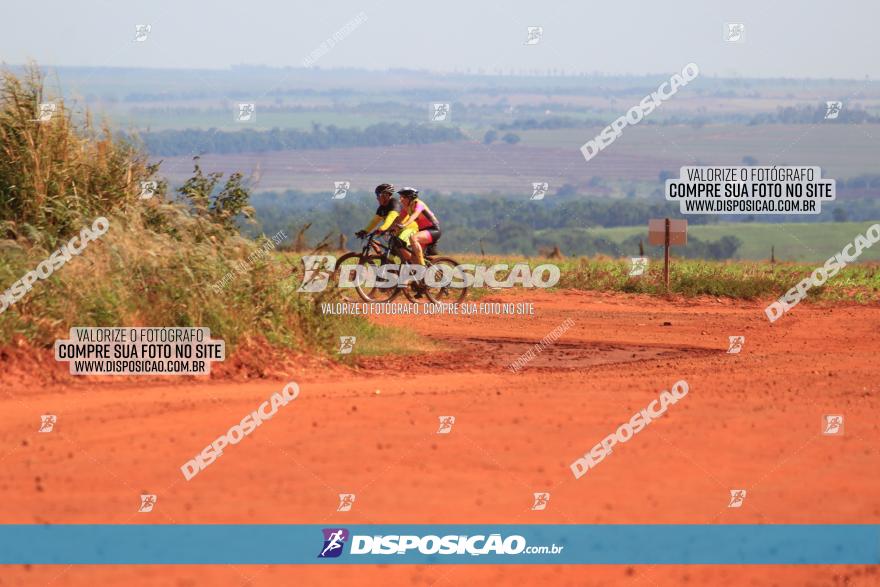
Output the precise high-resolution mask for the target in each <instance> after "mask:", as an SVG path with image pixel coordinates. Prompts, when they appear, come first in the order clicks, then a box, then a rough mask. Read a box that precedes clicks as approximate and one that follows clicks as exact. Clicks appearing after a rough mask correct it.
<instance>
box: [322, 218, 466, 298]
mask: <svg viewBox="0 0 880 587" xmlns="http://www.w3.org/2000/svg"><path fill="white" fill-rule="evenodd" d="M364 239H365V242H364V246H363V249H362V250H361V252H359V253H358V252H356V251H354V252H351V253H346V254H345V255H343V256H341V257H339V259H337V260H336V265H335V267H334V268H333V277H334V280H335V282H336V283H339V279H340V273H341V272H342V271H343V268H344V266H345V265H360V266H362V267H363V268H364V271H363V275H361V276H356V277H355V286H354V288H353V289H354V290H355V292H357V295H358V297H360V299H362V300H363V301H365V302H390V301H391V300H393V299H394V298H396V297H397V296H398V295H400V293H401V292H403V295H405V296H406V299H408V300H409V301H411V302H418V301H423V299H424V298H427V299H428V300H430V301H431V302H433V303H435V304H439V303H444V304H452V303H459V302H461V301H463V300H464V299H465V297H466V296H467V288H466V287H457V286H456V285H454V280H453V283H451V284H449V285H439V284H435V285H430V284H428V283H426V282H425V280H421V281H418V282H417V281H416V280H414V279H410V280H409V281H408V283H405V284H399V285H397V286H396V287H378V286H377V285H376V284H375V283H372V284H371V283H370V281H371V280H370V279H368V278H367V277H368V276H373V277H374V276H375V275H376V273H377V270H378V268H379V267H382V266H383V265H397V266H399V265H401V264H405V263H406V261H405V260H404V256H403V255H401V252H402V251H405V252H406V253H408V254H409V255H410V256H413V255H414V253H413V252H412V249H411V248H410V247H408V246H407V244H406V243H404V242H403V241H402V240H400V239H399V238H397V237H396V236H394V235H391V234H388V233H377V232H372V233H370V234H368V235H367V236H366V237H364ZM434 252H435V247H434V245H433V244H431V245H430V246H429V247H428V248H427V249H426V250H425V267H426V269H428V270H430V268H431V267H439V266H444V267H445V268H443V269H441V270H440V271H435V272H434V274H435V275H437V276H438V279H439V277H440V275H441V272H442V275H447V274H448V275H449V276H452V275H454V273H453V271H454V269H455V267H457V266H458V261H456V260H455V259H451V258H449V257H441V256H439V255H435V254H432V253H434ZM373 281H375V280H373ZM444 281H445V280H443V279H440V282H441V283H443V282H444ZM458 285H461V286H463V284H462V283H459V284H458ZM341 289H342V290H343V293H342V297H343V298H344V299H346V301H355V300H354V299H353V296H351V295H350V294H346V292H345V290H347V289H349V288H341Z"/></svg>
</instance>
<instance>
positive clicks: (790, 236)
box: [537, 221, 880, 263]
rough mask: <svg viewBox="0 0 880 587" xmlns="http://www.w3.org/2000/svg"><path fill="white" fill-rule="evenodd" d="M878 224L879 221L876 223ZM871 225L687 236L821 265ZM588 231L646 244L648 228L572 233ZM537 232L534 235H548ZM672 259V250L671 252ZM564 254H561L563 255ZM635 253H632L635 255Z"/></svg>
mask: <svg viewBox="0 0 880 587" xmlns="http://www.w3.org/2000/svg"><path fill="white" fill-rule="evenodd" d="M878 222H880V221H878ZM871 224H872V223H870V222H867V223H862V222H835V223H816V224H759V223H738V224H714V225H704V226H690V227H688V234H689V235H692V236H695V237H697V238H699V239H700V240H713V241H714V240H718V239H720V238H721V237H723V236H727V235H733V236H736V237H738V238H739V239H740V240H742V241H743V244H742V247H741V248H740V250H739V255H738V256H739V258H740V259H753V260H761V259H769V258H770V247H771V246H775V247H776V259H777V260H778V261H798V262H815V263H818V262H824V261H825V260H826V259H828V258H829V257H831V256H832V255H834V254H836V253H839V252H840V250H841V249H842V248H843V247H844V246H846V245H847V243H850V242H852V241H853V239H854V238H855V237H856V235H858V234H864V233H865V230H866V229H867V228H868V227H869V226H871ZM574 230H584V231H587V232H588V233H589V234H590V235H591V236H596V237H599V236H601V237H605V238H608V239H610V240H612V241H615V242H622V241H624V240H626V239H627V238H629V237H630V236H632V235H634V234H635V235H638V234H641V235H644V239H645V245H646V246H647V244H648V229H647V227H644V228H643V227H637V226H627V227H620V228H592V229H574ZM547 233H548V231H539V232H538V233H537V234H547ZM672 251H673V255H674V254H675V248H674V247H673V249H672ZM563 252H564V251H563ZM637 252H638V251H633V253H632V254H633V255H635V254H636V253H637ZM859 260H860V261H880V245H875V246H874V247H871V248H869V249H866V250H865V251H864V252H863V253H862V255H861V257H859Z"/></svg>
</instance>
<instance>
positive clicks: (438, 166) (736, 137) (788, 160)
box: [156, 112, 880, 196]
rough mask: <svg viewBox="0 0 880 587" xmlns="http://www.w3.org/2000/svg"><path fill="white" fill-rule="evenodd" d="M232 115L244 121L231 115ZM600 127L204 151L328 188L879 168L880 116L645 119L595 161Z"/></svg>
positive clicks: (227, 162)
mask: <svg viewBox="0 0 880 587" xmlns="http://www.w3.org/2000/svg"><path fill="white" fill-rule="evenodd" d="M266 116H267V117H268V116H269V115H266ZM257 117H258V118H257V120H258V122H259V123H260V124H261V125H262V124H264V123H266V124H268V121H266V119H265V117H261V115H260V114H259V112H258V113H257ZM361 122H363V123H367V122H371V121H370V120H367V119H364V120H362V121H361ZM227 124H228V125H231V126H235V125H234V123H232V122H229V121H227ZM242 126H243V125H238V127H242ZM869 126H870V128H867V127H869ZM874 126H878V128H876V129H875V128H874ZM156 128H158V127H156ZM597 132H599V129H589V128H585V129H577V130H552V131H538V130H536V131H518V132H517V133H516V134H518V135H519V136H521V137H522V142H521V143H519V144H517V145H513V146H511V145H507V144H504V143H494V144H492V145H489V146H487V145H484V144H483V143H482V133H479V132H470V131H468V135H469V136H470V137H471V142H460V143H452V144H431V145H419V146H416V145H409V146H398V147H375V148H347V149H328V150H298V151H276V152H267V153H238V154H229V155H211V154H209V155H206V156H205V157H204V161H205V163H206V164H208V165H209V167H211V168H214V169H218V170H222V171H226V172H232V171H242V172H244V173H245V174H249V173H251V172H253V171H255V170H256V169H258V167H259V169H260V172H261V177H262V180H261V184H260V186H259V189H261V190H286V189H298V190H303V191H315V192H323V191H325V190H328V189H330V187H328V186H332V185H333V181H337V180H343V179H346V180H349V181H351V182H352V187H353V188H354V189H363V188H365V187H370V186H373V185H375V184H376V183H379V182H380V181H393V182H397V183H408V184H416V185H419V186H422V187H424V188H426V189H430V190H433V191H441V192H446V193H449V192H456V191H457V192H471V193H487V192H493V191H497V192H505V193H509V194H516V193H526V192H528V193H529V194H530V193H531V191H530V190H531V184H532V182H544V181H546V182H548V183H549V184H550V194H551V196H552V194H553V193H554V192H555V191H556V190H557V189H559V187H561V186H562V185H564V184H571V185H574V186H577V188H578V193H580V194H583V195H609V194H608V191H607V189H604V188H603V187H602V185H601V183H600V184H597V183H595V180H594V178H601V179H603V180H610V181H626V182H642V183H643V184H644V183H647V184H653V187H650V185H648V186H647V187H648V189H649V190H650V189H657V188H661V187H662V186H661V184H660V181H659V174H660V172H661V171H664V170H665V171H669V172H672V173H675V174H676V175H677V174H678V171H679V168H680V167H682V166H683V165H692V164H694V163H696V162H699V163H703V164H712V165H738V164H741V162H742V159H743V157H745V156H751V157H755V158H756V159H757V160H758V162H759V163H761V164H778V165H818V166H820V167H821V168H822V170H823V174H824V175H825V176H826V177H831V178H837V179H846V178H851V177H855V176H858V175H863V174H867V173H876V152H877V140H878V139H880V125H849V126H844V125H837V126H824V125H789V126H785V125H768V126H760V127H759V126H755V127H748V126H713V127H703V128H692V127H689V126H667V127H661V126H649V125H640V126H635V127H632V128H627V129H626V130H625V131H624V134H623V135H622V136H621V137H620V138H619V139H618V140H617V141H615V142H614V143H613V144H612V145H610V146H609V147H608V148H607V149H606V150H605V151H603V152H601V153H599V154H598V155H597V156H596V157H595V158H593V159H592V160H590V161H589V162H587V161H586V160H584V158H583V155H582V154H581V152H580V150H579V149H580V146H581V145H582V144H583V143H584V142H585V141H586V140H588V139H589V138H590V137H592V136H594V135H595V133H597ZM181 169H183V170H184V171H183V172H184V173H185V172H188V171H189V170H190V165H189V158H186V157H169V158H165V164H164V165H163V171H164V172H166V173H167V174H168V176H169V177H170V178H171V179H172V180H180V179H181V177H182V176H181V172H180V170H181ZM618 195H620V194H618ZM641 195H645V194H644V193H642V194H641Z"/></svg>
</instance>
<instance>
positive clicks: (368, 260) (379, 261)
mask: <svg viewBox="0 0 880 587" xmlns="http://www.w3.org/2000/svg"><path fill="white" fill-rule="evenodd" d="M358 264H359V265H360V266H361V267H362V268H363V270H362V272H361V273H362V275H361V276H359V277H358V278H357V281H356V285H355V288H354V289H355V291H356V292H357V294H358V295H359V296H360V298H361V299H362V300H364V301H365V302H376V303H383V302H390V301H391V300H393V299H394V298H396V297H397V294H399V293H400V289H399V288H397V287H396V286H395V287H378V284H377V282H378V281H379V280H378V279H377V275H378V269H379V267H381V266H382V265H384V264H385V259H384V258H382V257H380V256H379V255H365V256H362V257H361V258H360V260H359V261H358Z"/></svg>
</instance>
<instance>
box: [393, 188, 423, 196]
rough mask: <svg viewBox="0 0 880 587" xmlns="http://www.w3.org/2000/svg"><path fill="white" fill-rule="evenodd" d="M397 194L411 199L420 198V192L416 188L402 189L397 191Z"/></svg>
mask: <svg viewBox="0 0 880 587" xmlns="http://www.w3.org/2000/svg"><path fill="white" fill-rule="evenodd" d="M397 193H398V194H400V195H401V196H407V197H410V198H418V197H419V190H417V189H416V188H411V187H404V188H400V189H399V190H397Z"/></svg>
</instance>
